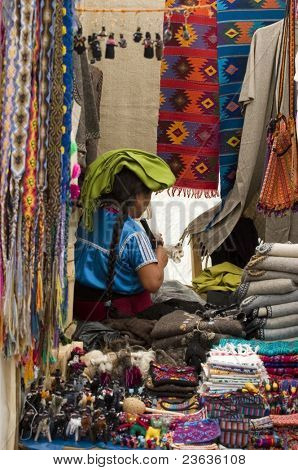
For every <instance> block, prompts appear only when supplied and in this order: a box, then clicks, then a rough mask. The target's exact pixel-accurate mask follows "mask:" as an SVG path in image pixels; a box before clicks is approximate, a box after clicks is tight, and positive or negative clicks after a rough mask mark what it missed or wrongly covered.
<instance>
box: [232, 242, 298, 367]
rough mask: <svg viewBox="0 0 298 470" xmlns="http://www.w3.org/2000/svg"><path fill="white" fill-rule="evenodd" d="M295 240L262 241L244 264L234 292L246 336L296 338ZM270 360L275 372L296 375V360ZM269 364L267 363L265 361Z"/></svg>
mask: <svg viewBox="0 0 298 470" xmlns="http://www.w3.org/2000/svg"><path fill="white" fill-rule="evenodd" d="M297 284H298V244H290V243H284V244H283V243H273V244H269V243H263V244H261V245H260V246H258V247H257V248H256V252H255V255H254V256H253V257H252V258H251V260H250V261H249V263H248V264H247V266H246V268H245V270H244V272H243V276H242V282H241V284H240V287H239V290H238V294H239V298H240V301H241V304H240V310H241V312H242V313H243V314H244V316H245V322H244V327H245V331H246V337H247V338H248V339H250V338H256V339H262V340H265V341H284V340H287V341H288V340H294V339H297V338H298V289H297ZM276 362H277V365H275V364H272V366H271V367H272V369H276V372H275V371H274V370H272V373H275V374H276V375H284V374H287V375H294V376H298V367H297V366H298V363H297V361H290V362H289V363H287V362H286V361H285V360H283V358H282V359H281V360H280V361H276ZM268 367H269V364H268Z"/></svg>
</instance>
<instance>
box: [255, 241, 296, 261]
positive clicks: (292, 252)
mask: <svg viewBox="0 0 298 470" xmlns="http://www.w3.org/2000/svg"><path fill="white" fill-rule="evenodd" d="M256 254H258V255H261V256H263V255H270V256H280V257H285V258H298V244H292V243H262V244H261V245H259V246H257V248H256Z"/></svg>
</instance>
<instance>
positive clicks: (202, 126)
mask: <svg viewBox="0 0 298 470" xmlns="http://www.w3.org/2000/svg"><path fill="white" fill-rule="evenodd" d="M183 3H184V2H182V1H180V0H176V1H169V2H168V4H170V6H171V7H172V6H180V5H181V4H183ZM192 3H196V2H192ZM208 3H210V4H211V3H212V1H209V0H208ZM203 15H204V16H203ZM166 21H167V20H166ZM183 23H184V16H183V15H180V14H174V15H173V16H172V18H171V30H172V33H173V36H172V39H171V40H170V41H169V42H168V43H166V46H165V50H164V59H163V60H162V65H161V95H160V113H159V125H158V145H157V151H158V154H159V155H160V156H161V157H162V158H164V160H165V161H166V162H167V163H168V164H169V165H170V166H171V169H172V170H173V172H174V173H175V175H176V177H177V181H176V185H175V187H174V189H173V192H175V190H178V191H179V190H182V191H183V192H184V193H185V194H188V195H194V196H196V197H199V196H201V195H202V194H205V195H206V196H215V195H216V194H217V188H218V173H219V167H218V126H219V110H218V74H217V49H216V48H217V35H216V16H215V15H214V16H213V17H212V18H209V17H208V12H207V10H206V11H204V10H201V11H198V12H196V13H194V14H191V15H190V17H189V19H188V31H189V36H190V37H189V39H188V40H187V39H185V38H184V36H183ZM165 24H166V23H165ZM165 27H166V26H165Z"/></svg>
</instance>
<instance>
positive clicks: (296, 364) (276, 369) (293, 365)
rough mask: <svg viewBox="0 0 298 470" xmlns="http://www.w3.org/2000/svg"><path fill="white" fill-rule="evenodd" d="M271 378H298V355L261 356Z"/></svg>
mask: <svg viewBox="0 0 298 470" xmlns="http://www.w3.org/2000/svg"><path fill="white" fill-rule="evenodd" d="M260 358H261V359H262V361H263V363H264V366H265V368H266V370H267V372H268V374H269V375H270V376H275V375H276V376H283V377H284V376H287V377H298V355H297V354H295V355H291V354H287V355H285V354H283V355H275V356H268V355H260Z"/></svg>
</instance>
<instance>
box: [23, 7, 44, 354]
mask: <svg viewBox="0 0 298 470" xmlns="http://www.w3.org/2000/svg"><path fill="white" fill-rule="evenodd" d="M33 30H35V45H34V50H33V67H32V89H31V106H30V121H29V132H28V140H27V157H26V164H25V174H24V179H23V188H24V189H23V201H22V202H23V217H24V227H23V263H24V264H23V267H22V269H23V271H24V278H25V279H26V281H25V282H24V289H23V292H22V295H23V299H24V302H23V314H22V317H23V319H25V318H26V322H27V324H25V325H24V334H26V332H28V331H30V329H31V315H30V312H31V298H32V288H33V280H34V271H35V269H34V268H35V266H34V259H35V248H36V245H35V243H36V240H35V217H36V210H37V179H36V176H37V175H36V166H37V148H38V130H39V128H38V68H37V65H38V57H39V52H40V9H39V5H38V4H37V5H36V10H35V18H34V28H33ZM27 344H28V345H29V344H30V339H29V337H27Z"/></svg>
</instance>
